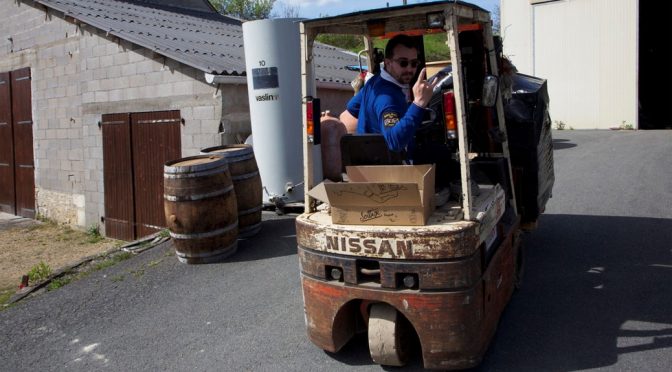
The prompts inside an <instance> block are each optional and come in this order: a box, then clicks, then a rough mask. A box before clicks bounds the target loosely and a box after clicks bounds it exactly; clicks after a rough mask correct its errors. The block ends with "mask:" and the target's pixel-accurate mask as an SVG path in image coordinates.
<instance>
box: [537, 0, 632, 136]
mask: <svg viewBox="0 0 672 372" xmlns="http://www.w3.org/2000/svg"><path fill="white" fill-rule="evenodd" d="M636 6H637V4H636V2H635V1H630V0H618V1H614V0H576V1H569V2H567V1H558V2H550V3H544V4H540V5H536V6H534V8H533V22H534V56H535V57H534V66H533V72H532V74H533V75H535V76H539V77H543V78H546V79H548V81H549V84H548V87H549V94H550V97H551V117H552V118H553V120H559V121H562V122H564V123H565V124H566V125H567V126H570V127H573V128H583V129H593V128H596V129H607V128H609V127H617V126H619V125H620V124H621V123H623V122H626V123H629V124H634V123H635V121H636V118H637V98H636V97H637V32H636V30H637V17H636V14H637V7H636Z"/></svg>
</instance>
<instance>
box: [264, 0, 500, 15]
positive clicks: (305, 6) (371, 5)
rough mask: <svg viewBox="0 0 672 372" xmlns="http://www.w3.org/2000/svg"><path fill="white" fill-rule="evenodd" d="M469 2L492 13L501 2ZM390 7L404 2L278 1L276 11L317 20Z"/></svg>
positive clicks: (411, 2) (415, 0) (473, 0)
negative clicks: (296, 11) (288, 10)
mask: <svg viewBox="0 0 672 372" xmlns="http://www.w3.org/2000/svg"><path fill="white" fill-rule="evenodd" d="M418 2H421V1H418V0H408V3H409V4H414V3H418ZM467 2H469V3H472V4H475V5H478V6H480V7H481V8H484V9H487V10H489V11H492V10H493V9H494V7H495V6H496V5H499V0H467ZM388 3H389V4H390V6H397V5H402V4H403V0H276V2H275V7H274V8H273V9H274V11H276V12H278V13H279V14H282V13H281V10H282V9H283V6H284V5H285V4H286V5H289V6H292V7H294V6H298V7H299V15H300V16H301V17H306V18H317V17H320V16H325V15H329V16H335V15H339V14H345V13H350V12H356V11H360V10H368V9H376V8H384V7H385V6H387V4H388Z"/></svg>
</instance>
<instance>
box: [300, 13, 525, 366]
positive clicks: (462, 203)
mask: <svg viewBox="0 0 672 372" xmlns="http://www.w3.org/2000/svg"><path fill="white" fill-rule="evenodd" d="M300 30H301V31H300V32H301V53H302V55H301V57H302V60H301V62H302V70H301V72H302V93H303V97H304V100H303V113H304V123H303V128H304V135H303V146H304V149H303V154H304V182H305V185H306V187H305V190H306V195H305V210H304V213H302V214H301V215H299V216H298V217H297V219H296V236H297V243H298V256H299V261H300V270H301V284H302V290H303V300H304V310H305V319H306V327H307V333H308V337H309V339H310V340H311V341H312V342H313V343H314V344H316V345H317V346H318V347H320V348H322V349H323V350H326V351H328V352H332V353H336V352H338V351H339V350H341V349H342V348H343V346H344V345H345V344H346V343H348V342H349V341H350V340H351V339H352V338H353V337H354V336H355V335H356V334H361V333H367V334H368V336H367V337H368V345H369V351H370V355H371V357H372V359H373V361H374V362H375V363H378V364H381V365H389V366H402V365H404V364H405V363H407V362H408V360H409V358H410V357H411V353H412V352H413V351H414V350H417V349H418V345H419V349H420V353H421V358H422V361H423V365H424V367H425V368H428V369H464V368H470V367H473V366H476V365H478V364H479V363H480V361H481V359H482V357H483V355H484V353H485V352H486V350H487V348H488V344H489V343H490V341H491V339H492V337H493V335H494V333H495V330H496V328H497V324H498V322H499V318H500V316H501V314H502V311H503V310H504V308H505V306H506V305H507V303H508V302H509V299H510V298H511V295H512V293H513V291H514V288H515V287H516V285H517V283H518V282H519V280H520V277H521V273H522V262H523V253H522V245H521V229H520V224H521V217H522V216H521V212H520V207H521V205H520V204H519V203H517V200H516V198H517V197H519V196H520V195H519V193H517V190H516V187H515V186H516V183H520V182H516V179H514V178H520V177H517V176H516V174H514V172H513V168H512V165H511V160H510V154H509V147H508V138H507V128H506V123H505V113H504V103H503V99H502V96H503V94H502V93H501V91H502V90H503V89H504V86H505V85H506V84H505V81H504V79H503V78H502V77H501V76H500V68H501V63H502V62H501V60H500V58H499V55H498V52H497V48H496V45H495V41H494V40H495V39H494V38H493V34H492V28H491V19H490V15H489V13H488V12H487V11H486V10H484V9H482V8H480V7H478V6H475V5H472V4H468V3H465V2H462V1H436V2H427V3H418V4H412V5H404V6H395V7H387V8H382V9H374V10H367V11H360V12H356V13H350V14H345V15H340V16H334V17H327V18H318V19H311V20H304V21H302V22H301V26H300ZM399 33H404V34H407V35H411V36H413V37H417V39H418V41H422V40H423V38H426V37H428V36H429V35H437V34H444V35H445V36H446V42H445V44H446V48H447V49H448V51H449V56H450V60H449V61H446V60H439V61H428V60H426V56H425V53H424V48H423V47H422V44H419V47H418V50H419V53H418V54H419V59H420V66H419V67H418V71H420V70H421V69H422V68H423V67H424V66H427V67H428V71H430V69H429V67H435V68H434V69H433V70H431V71H433V72H432V73H431V75H432V76H433V77H432V78H431V79H441V81H440V82H439V83H438V84H437V85H436V88H435V90H434V96H433V98H432V101H431V103H430V105H429V106H428V108H427V110H426V111H427V114H426V118H425V120H424V121H423V123H422V126H421V127H419V128H417V130H416V136H415V143H416V152H415V155H414V166H415V167H416V168H417V167H419V166H422V164H426V166H427V168H426V169H430V167H431V170H430V171H428V172H429V173H428V174H431V176H432V177H430V179H429V181H428V182H429V184H428V185H426V187H428V188H431V190H432V195H431V198H429V199H431V200H423V203H425V204H427V205H429V207H428V208H429V209H430V212H429V214H428V216H427V219H426V221H423V222H422V223H418V222H417V220H413V222H414V223H409V224H407V225H404V224H399V223H396V224H392V225H390V224H385V223H381V224H375V223H364V224H362V223H348V222H347V221H345V222H344V220H340V221H339V220H337V218H336V215H335V214H334V208H333V206H331V207H330V206H329V204H328V203H324V200H322V201H321V200H318V199H316V198H315V197H314V196H315V193H312V192H311V190H313V189H314V188H316V186H319V185H318V184H320V185H321V183H320V182H321V181H322V179H321V178H322V176H321V174H322V173H321V165H320V159H319V155H317V156H316V155H315V154H316V153H319V152H316V151H315V148H316V147H317V146H319V142H320V138H319V132H320V131H319V121H320V117H319V113H320V110H319V97H317V96H316V92H317V91H316V86H315V81H316V80H315V68H316V67H315V66H314V64H313V47H314V43H315V39H316V37H317V36H318V35H320V34H347V35H357V36H361V37H362V38H363V42H364V48H365V53H364V54H365V55H366V57H367V58H366V62H367V64H368V67H367V69H368V71H370V72H373V73H375V72H376V71H379V70H380V62H381V61H382V58H381V51H380V49H378V48H376V47H374V41H375V40H380V39H383V40H384V39H390V38H392V37H393V36H395V35H397V34H399ZM427 76H430V73H427ZM411 85H413V83H411ZM509 89H510V87H509ZM362 138H364V140H363V139H362ZM380 138H382V136H380ZM380 138H379V139H380ZM370 139H371V138H369V139H367V136H359V135H353V136H345V137H344V138H343V140H342V141H341V151H343V154H342V158H343V160H344V165H345V166H347V165H365V166H370V167H372V168H370V169H371V171H372V172H374V171H375V169H374V168H375V167H390V166H392V167H400V168H395V169H398V170H399V172H401V174H403V172H405V169H410V168H403V167H408V165H394V164H398V163H395V162H396V161H397V160H398V156H397V157H395V156H383V157H380V156H379V157H377V158H375V159H369V160H371V162H370V163H369V164H367V163H366V162H365V161H364V162H362V161H360V162H358V163H355V162H354V161H353V159H355V158H358V157H357V156H354V155H353V154H352V153H351V152H353V151H365V150H366V149H367V148H369V147H371V149H375V152H379V149H378V148H377V147H376V145H375V143H376V141H369V140H370ZM346 140H347V141H346ZM362 141H364V142H362ZM366 141H369V142H366ZM347 143H350V144H352V143H354V144H356V146H352V145H350V146H348V145H347ZM364 143H366V145H363V144H364ZM535 151H536V150H535ZM392 155H395V154H392ZM395 159H396V160H395ZM359 160H361V159H359ZM390 164H393V165H390ZM416 168H413V169H416ZM362 169H367V168H366V167H364V168H362ZM385 169H389V168H385ZM423 169H425V168H423ZM374 173H375V172H374ZM379 173H381V172H379ZM350 181H352V179H351V180H350ZM388 181H389V180H388ZM337 184H347V182H339V183H337ZM387 191H389V188H387ZM535 217H536V216H535ZM362 221H364V219H362ZM369 222H370V221H369ZM414 345H415V346H414Z"/></svg>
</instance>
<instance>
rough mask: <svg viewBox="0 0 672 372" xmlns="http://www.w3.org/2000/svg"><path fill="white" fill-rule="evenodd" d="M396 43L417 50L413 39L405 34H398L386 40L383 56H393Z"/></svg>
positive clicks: (390, 57) (388, 57)
mask: <svg viewBox="0 0 672 372" xmlns="http://www.w3.org/2000/svg"><path fill="white" fill-rule="evenodd" d="M397 45H403V46H405V47H406V48H411V49H415V50H418V45H417V44H416V43H415V39H413V38H412V37H410V36H408V35H405V34H399V35H397V36H395V37H393V38H391V39H390V41H388V42H387V45H386V46H385V58H387V59H392V57H394V48H396V47H397Z"/></svg>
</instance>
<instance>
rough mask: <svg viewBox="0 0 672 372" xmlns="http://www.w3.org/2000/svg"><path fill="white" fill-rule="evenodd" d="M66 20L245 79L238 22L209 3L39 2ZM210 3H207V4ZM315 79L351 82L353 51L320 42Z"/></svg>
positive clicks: (135, 0) (189, 0) (136, 0)
mask: <svg viewBox="0 0 672 372" xmlns="http://www.w3.org/2000/svg"><path fill="white" fill-rule="evenodd" d="M35 2H36V3H39V4H42V5H44V6H46V7H48V8H50V9H53V10H56V11H59V12H61V13H63V15H64V16H65V17H69V18H72V19H75V20H77V21H78V22H81V23H85V24H88V25H91V26H93V27H95V28H97V29H100V30H102V31H104V32H106V33H108V34H110V35H114V36H117V37H119V38H120V39H123V40H127V41H129V42H132V43H134V44H137V45H140V46H142V47H145V48H148V49H150V50H152V51H154V52H156V53H158V54H161V55H164V56H166V57H168V58H170V59H173V60H175V61H178V62H181V63H183V64H185V65H188V66H191V67H194V68H196V69H198V70H201V71H203V72H205V73H209V74H213V75H228V76H244V75H245V53H244V49H243V29H242V23H241V21H240V20H238V19H236V18H233V17H227V16H224V15H221V14H219V13H217V12H216V11H215V10H214V8H212V6H210V5H209V3H207V1H205V0H185V1H177V0H35ZM206 4H207V5H206ZM314 57H315V59H314V61H315V70H316V71H315V72H316V76H317V80H319V81H325V82H335V83H349V82H350V81H351V80H352V79H353V78H354V77H355V73H353V72H352V71H349V70H347V69H346V68H345V67H346V66H347V65H352V64H357V56H355V55H354V54H353V53H350V52H347V51H344V50H341V49H338V48H335V47H332V46H328V45H324V44H319V43H316V47H315V56H314Z"/></svg>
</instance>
